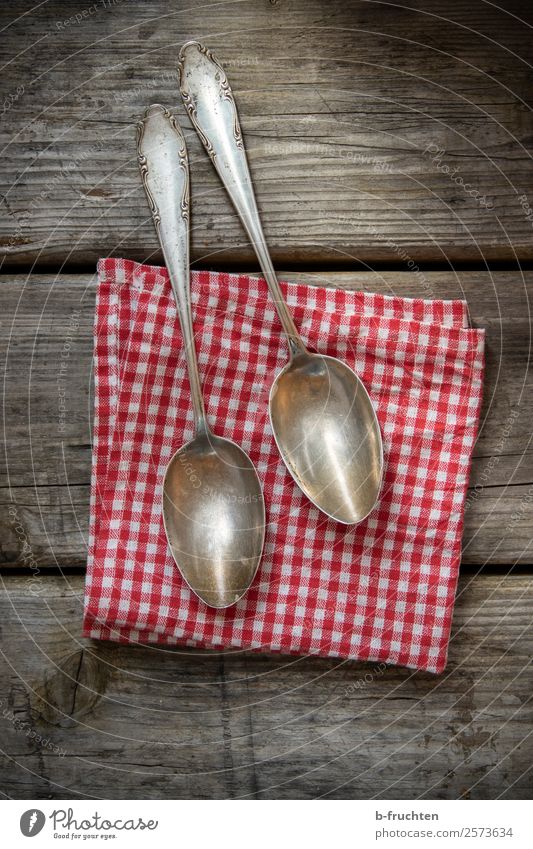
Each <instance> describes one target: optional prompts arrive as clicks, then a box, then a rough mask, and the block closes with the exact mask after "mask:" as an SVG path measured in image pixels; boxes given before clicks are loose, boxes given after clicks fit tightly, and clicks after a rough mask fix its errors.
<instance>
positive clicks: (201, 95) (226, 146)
mask: <svg viewBox="0 0 533 849" xmlns="http://www.w3.org/2000/svg"><path fill="white" fill-rule="evenodd" d="M178 71H179V75H180V91H181V95H182V97H183V102H184V104H185V108H186V109H187V112H188V114H189V118H190V119H191V121H192V123H193V125H194V127H195V128H196V131H197V133H198V135H199V136H200V139H201V141H202V143H203V145H204V147H205V149H206V151H207V153H208V154H209V157H210V159H211V162H212V163H213V165H214V166H215V168H216V170H217V172H218V175H219V177H220V179H221V180H222V182H223V184H224V186H225V187H226V190H227V192H228V194H229V196H230V198H231V200H232V201H233V204H234V206H235V208H236V210H237V212H238V214H239V217H240V219H241V221H242V223H243V225H244V228H245V230H246V232H247V233H248V235H249V237H250V239H251V241H252V244H253V246H254V249H255V252H256V254H257V258H258V260H259V265H260V266H261V270H262V272H263V274H264V276H265V279H266V281H267V283H268V286H269V289H270V293H271V295H272V298H273V299H274V303H275V305H276V309H277V311H278V315H279V318H280V321H281V323H282V325H283V329H284V330H285V333H286V334H287V340H288V342H289V348H290V351H291V355H293V354H296V353H298V352H300V353H302V352H305V346H304V344H303V342H302V340H301V338H300V334H299V333H298V331H297V329H296V327H295V324H294V321H293V319H292V315H291V313H290V311H289V308H288V307H287V304H286V303H285V301H284V299H283V295H282V293H281V289H280V287H279V283H278V280H277V277H276V273H275V271H274V268H273V266H272V261H271V259H270V255H269V252H268V248H267V245H266V241H265V237H264V234H263V228H262V227H261V220H260V218H259V213H258V210H257V204H256V201H255V195H254V190H253V186H252V180H251V177H250V171H249V169H248V161H247V159H246V153H245V150H244V144H243V140H242V134H241V128H240V124H239V117H238V115H237V107H236V105H235V100H234V98H233V94H232V91H231V88H230V86H229V83H228V80H227V77H226V74H225V72H224V69H223V67H222V65H221V64H220V63H219V62H218V61H217V59H216V58H215V57H214V56H213V54H212V53H211V52H210V51H209V50H208V49H207V48H206V47H203V46H202V45H201V44H199V43H198V42H197V41H189V42H187V44H184V45H183V47H182V48H181V50H180V58H179V64H178Z"/></svg>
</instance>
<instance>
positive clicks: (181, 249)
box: [137, 103, 207, 433]
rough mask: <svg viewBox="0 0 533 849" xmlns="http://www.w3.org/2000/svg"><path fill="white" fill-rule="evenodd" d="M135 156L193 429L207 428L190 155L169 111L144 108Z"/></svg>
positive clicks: (155, 105) (203, 429) (157, 106)
mask: <svg viewBox="0 0 533 849" xmlns="http://www.w3.org/2000/svg"><path fill="white" fill-rule="evenodd" d="M137 156H138V160H139V167H140V169H141V177H142V181H143V185H144V189H145V192H146V196H147V198H148V203H149V205H150V211H151V213H152V220H153V222H154V226H155V229H156V232H157V236H158V238H159V243H160V245H161V249H162V251H163V257H164V260H165V265H166V267H167V269H168V273H169V276H170V283H171V286H172V291H173V292H174V297H175V299H176V307H177V311H178V317H179V320H180V325H181V332H182V336H183V344H184V346H185V356H186V358H187V369H188V372H189V383H190V386H191V398H192V405H193V411H194V418H195V426H196V432H197V433H199V432H200V431H205V430H206V429H207V420H206V417H205V409H204V402H203V398H202V385H201V383H200V376H199V374H198V361H197V359H196V350H195V347H194V331H193V324H192V312H191V291H190V277H189V158H188V156H187V148H186V146H185V139H184V137H183V133H182V132H181V129H180V127H179V125H178V123H177V122H176V120H175V118H174V116H173V115H171V114H170V112H169V111H168V109H165V107H164V106H161V105H159V104H158V103H156V104H154V105H152V106H149V107H148V109H147V110H146V112H145V113H144V118H143V119H142V121H139V123H138V124H137Z"/></svg>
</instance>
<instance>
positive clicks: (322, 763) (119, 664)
mask: <svg viewBox="0 0 533 849" xmlns="http://www.w3.org/2000/svg"><path fill="white" fill-rule="evenodd" d="M29 586H30V585H29V583H28V580H27V579H26V578H24V577H15V576H11V577H9V578H7V579H6V580H5V582H4V585H3V589H2V591H1V592H0V616H1V621H2V625H3V629H4V638H3V660H2V661H0V662H1V663H2V666H3V674H2V676H1V682H2V683H1V684H0V688H1V689H0V726H1V729H2V749H3V752H4V758H3V765H2V771H1V774H2V785H1V789H2V791H3V792H4V793H6V794H9V795H11V796H15V797H16V798H33V799H36V798H50V797H51V798H76V797H78V796H89V797H108V796H109V795H113V794H115V795H116V790H114V789H113V788H116V787H117V786H119V787H120V795H121V798H161V795H162V796H163V797H165V798H183V797H195V798H230V797H256V798H313V797H316V796H324V795H326V796H329V797H330V798H380V797H383V798H400V799H402V798H405V799H414V798H419V797H422V798H457V797H467V798H472V799H479V798H480V799H486V798H495V797H497V796H500V795H501V796H503V797H504V798H530V793H531V789H532V786H531V757H532V754H533V751H532V736H531V722H532V720H533V708H532V700H531V689H532V684H533V679H532V676H533V668H532V666H531V653H532V651H533V633H532V629H531V615H530V614H531V604H532V602H533V595H532V593H533V579H532V577H531V576H521V577H519V576H507V577H498V576H494V575H493V576H480V577H478V578H475V579H473V580H472V579H469V580H466V579H463V580H462V582H461V584H460V591H459V596H458V601H457V607H456V612H455V617H454V628H453V638H452V642H451V647H450V660H449V665H448V668H447V670H446V672H445V673H444V674H443V675H442V676H438V677H436V676H432V675H430V674H427V673H414V672H412V671H409V670H405V669H399V668H394V667H388V668H385V667H383V666H376V665H374V664H359V663H355V662H339V661H333V660H323V659H318V658H312V657H310V658H294V657H281V656H272V655H271V656H268V655H252V654H243V653H241V652H237V653H235V654H231V653H226V654H217V653H211V652H193V651H190V650H189V651H187V650H182V651H178V650H176V651H174V650H168V649H164V650H163V649H158V648H157V647H154V646H150V647H144V648H142V647H129V646H120V645H114V644H111V643H97V642H90V641H87V640H81V639H80V637H79V633H80V616H81V611H80V608H81V597H82V579H81V577H79V576H78V577H72V576H70V577H68V578H65V579H61V578H52V577H47V578H44V579H41V581H40V582H39V583H38V584H37V585H35V584H32V588H31V590H30V589H29ZM36 735H39V736H40V738H41V739H40V740H39V739H37V737H36ZM54 747H55V750H54Z"/></svg>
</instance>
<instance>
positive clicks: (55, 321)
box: [0, 272, 533, 568]
mask: <svg viewBox="0 0 533 849" xmlns="http://www.w3.org/2000/svg"><path fill="white" fill-rule="evenodd" d="M284 276H285V277H289V278H291V279H300V280H306V281H307V282H309V283H315V284H320V285H324V284H329V285H336V286H343V287H350V288H354V289H367V290H369V291H379V292H384V293H396V294H398V295H404V296H406V297H409V296H427V294H428V291H430V292H431V293H432V294H433V296H435V297H436V296H440V297H447V298H453V297H466V299H467V300H468V302H469V305H470V311H471V319H472V322H473V323H474V324H475V325H477V326H481V327H485V328H486V330H487V373H486V388H485V401H484V407H483V413H482V426H481V431H480V435H479V440H478V444H477V446H476V451H475V460H474V465H473V469H472V476H471V488H470V491H469V495H468V500H467V509H466V526H465V534H464V543H463V563H464V565H469V566H472V565H474V566H483V565H486V564H498V565H501V564H514V563H522V564H531V562H532V552H531V539H532V526H533V519H532V511H531V503H532V501H533V453H532V450H531V444H530V443H531V418H532V409H533V401H532V395H531V391H530V389H531V378H530V374H529V356H530V355H529V350H530V326H529V317H528V300H529V299H530V298H531V296H532V294H533V275H532V274H527V275H524V276H521V275H519V274H515V273H504V272H498V273H493V274H492V275H490V274H483V273H461V274H452V273H445V272H441V273H431V274H429V273H428V274H425V275H424V277H423V279H422V277H421V276H420V275H416V274H410V273H402V272H396V273H392V272H387V273H383V274H361V273H354V274H349V273H337V274H333V273H331V274H300V275H291V274H286V275H284ZM0 288H1V291H2V293H3V295H2V297H3V306H4V314H5V316H6V320H5V321H4V328H5V329H4V332H3V335H2V347H3V349H4V354H5V358H6V382H5V399H6V405H5V410H6V412H7V415H6V418H5V425H4V427H5V439H6V444H7V446H8V448H7V451H6V452H5V455H4V456H3V457H2V460H1V461H0V503H2V505H3V507H4V509H3V510H2V512H1V514H0V529H1V537H0V539H1V544H0V545H1V548H0V563H1V564H2V565H5V566H27V565H28V564H27V558H28V550H27V546H29V547H30V549H31V553H32V556H33V558H34V560H35V563H36V564H37V565H38V566H39V567H40V568H41V567H42V568H45V567H49V566H57V565H60V566H83V565H84V564H85V558H86V546H87V527H88V525H87V523H88V508H89V479H90V454H91V427H92V396H91V358H92V322H93V314H94V294H95V280H94V277H90V276H86V275H73V276H72V275H70V276H60V277H57V278H55V279H54V278H53V277H51V276H39V275H35V276H30V277H26V276H22V275H21V276H18V277H13V278H9V279H5V280H4V281H3V282H2V284H1V286H0ZM66 339H68V340H70V341H69V344H70V346H71V347H70V349H69V356H68V359H67V363H68V368H67V371H66V372H65V374H64V375H63V384H64V386H65V388H66V406H67V416H66V420H65V428H64V431H62V430H61V429H60V427H59V408H58V388H57V379H58V371H59V364H60V363H61V353H62V351H63V348H64V345H65V340H66ZM219 425H220V427H221V428H222V430H223V423H219ZM9 507H12V508H13V507H14V509H16V515H15V514H14V513H13V512H9V510H8V509H7V508H9ZM17 522H20V523H21V526H22V528H23V531H21V529H20V527H18V525H17Z"/></svg>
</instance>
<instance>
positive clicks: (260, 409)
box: [84, 259, 484, 672]
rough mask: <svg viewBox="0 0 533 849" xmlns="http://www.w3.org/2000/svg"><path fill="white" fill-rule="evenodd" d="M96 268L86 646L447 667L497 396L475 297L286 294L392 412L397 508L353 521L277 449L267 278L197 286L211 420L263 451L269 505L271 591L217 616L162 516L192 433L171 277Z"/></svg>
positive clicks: (389, 442) (120, 267)
mask: <svg viewBox="0 0 533 849" xmlns="http://www.w3.org/2000/svg"><path fill="white" fill-rule="evenodd" d="M98 271H99V284H98V295H97V307H96V322H95V426H94V455H93V474H92V493H91V518H90V538H89V553H88V554H89V556H88V571H87V581H86V591H85V613H84V635H85V636H87V637H92V638H96V639H106V640H119V641H129V642H148V643H164V644H171V645H184V646H193V647H202V648H211V649H221V648H224V649H231V648H236V649H251V650H258V651H268V652H273V651H276V652H285V653H291V654H292V653H297V654H304V653H305V654H317V655H322V656H333V657H343V658H353V659H360V660H374V661H384V662H386V663H395V664H400V665H405V666H410V667H413V668H416V669H425V670H428V671H431V672H441V671H442V670H443V669H444V667H445V665H446V658H447V649H448V642H449V635H450V626H451V619H452V611H453V604H454V598H455V591H456V585H457V577H458V571H459V562H460V555H461V533H462V526H463V510H464V500H465V494H466V488H467V482H468V474H469V468H470V461H471V453H472V448H473V445H474V441H475V438H476V432H477V426H478V419H479V411H480V404H481V393H482V378H483V362H484V333H483V331H482V330H473V329H470V328H468V326H467V324H468V317H467V310H466V304H465V303H464V302H463V301H442V300H433V301H425V300H421V299H415V300H412V299H404V298H398V297H389V296H382V295H374V294H369V293H366V292H347V291H343V290H337V289H325V288H318V287H312V286H307V285H301V284H297V285H296V284H292V283H289V284H287V283H285V284H282V289H283V292H284V294H285V295H286V296H287V300H288V303H289V305H290V307H291V309H292V311H293V314H294V318H295V321H296V325H297V326H298V328H299V329H300V331H301V334H302V337H303V339H304V341H305V342H306V344H307V345H308V346H309V347H310V348H311V349H312V350H314V351H318V352H320V353H324V354H329V355H331V356H335V357H339V358H340V359H341V360H342V361H343V362H346V363H347V364H348V365H349V366H351V367H352V368H354V369H355V371H356V372H357V374H359V375H360V377H361V378H362V380H363V381H364V383H365V386H366V387H367V389H368V391H369V393H370V395H371V397H372V399H373V401H374V402H375V404H376V408H377V413H378V418H379V421H380V424H381V428H382V433H383V440H384V451H385V462H386V466H385V474H384V483H383V488H382V494H381V499H380V503H379V505H378V506H377V507H376V509H375V510H374V511H373V512H372V513H371V515H370V516H369V517H368V518H367V519H366V520H365V521H364V522H362V523H361V524H359V525H356V526H351V527H347V526H345V525H340V524H338V523H336V522H335V521H333V520H330V519H328V518H327V517H326V516H325V515H324V514H322V513H320V511H319V510H317V508H316V507H314V506H313V505H312V504H311V503H310V502H309V501H308V499H307V498H306V497H305V496H304V495H303V494H302V492H301V491H300V490H299V488H298V487H297V486H296V485H295V483H294V481H293V479H292V477H291V476H290V475H289V473H288V471H287V470H286V468H285V465H284V464H283V462H282V460H281V458H280V456H279V453H278V451H277V448H276V446H275V443H274V439H273V436H272V431H271V428H270V422H269V417H268V394H269V391H270V387H271V384H272V381H273V379H274V377H275V375H276V374H277V373H278V371H279V370H280V369H281V368H282V366H283V365H284V364H285V363H286V362H287V345H286V341H285V339H284V337H283V335H282V333H281V328H280V325H279V322H278V319H277V317H276V314H275V311H274V307H273V304H272V301H271V300H270V298H269V296H268V292H267V288H266V284H265V283H264V281H263V280H262V279H257V278H252V277H248V276H244V275H238V276H237V275H230V274H222V273H220V274H219V273H217V274H215V273H212V272H194V273H193V274H192V282H191V288H192V304H193V311H194V327H195V334H196V346H197V351H198V357H199V364H200V372H201V377H202V381H203V387H204V397H205V402H206V409H207V414H208V418H209V421H210V424H211V425H212V427H213V430H214V431H215V433H218V434H220V435H221V436H226V437H228V438H230V439H232V440H234V441H235V442H237V443H238V444H240V445H242V447H243V448H244V450H245V451H246V452H247V453H248V454H249V455H250V458H251V460H252V462H253V463H254V464H255V466H256V469H257V472H258V474H259V478H260V479H261V481H262V482H263V485H264V494H265V502H266V509H267V533H266V542H265V548H264V554H263V559H262V562H261V564H260V567H259V570H258V573H257V576H256V578H255V581H254V583H253V584H252V586H251V588H250V589H249V591H248V593H247V594H246V595H245V596H244V598H243V599H241V601H239V602H238V603H237V604H236V605H235V606H233V607H231V608H228V609H226V610H218V611H217V610H214V609H213V608H209V607H208V606H207V605H205V604H204V603H203V602H201V601H200V600H199V599H198V598H197V597H196V596H195V595H194V594H193V593H192V592H191V591H190V590H189V588H188V586H187V585H186V584H185V582H184V581H183V579H182V578H181V575H180V573H179V571H178V569H177V568H176V566H175V564H174V562H173V560H172V557H171V555H170V554H169V551H168V548H167V541H166V537H165V533H164V529H163V524H162V515H161V504H162V481H163V475H164V470H165V468H166V465H167V463H168V461H169V460H170V458H171V456H172V454H173V453H174V451H175V450H176V449H177V448H179V447H180V446H181V445H182V444H183V443H184V442H186V441H188V440H189V439H191V438H192V436H193V418H192V409H191V404H190V391H189V383H188V379H187V374H186V367H185V357H184V352H183V346H182V337H181V332H180V328H179V323H178V318H177V315H176V310H175V306H174V300H173V296H172V292H171V289H170V284H169V281H168V276H167V273H166V271H165V269H162V268H154V267H150V266H145V265H138V264H136V263H134V262H131V261H127V260H115V259H105V260H101V261H100V263H99V267H98Z"/></svg>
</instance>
